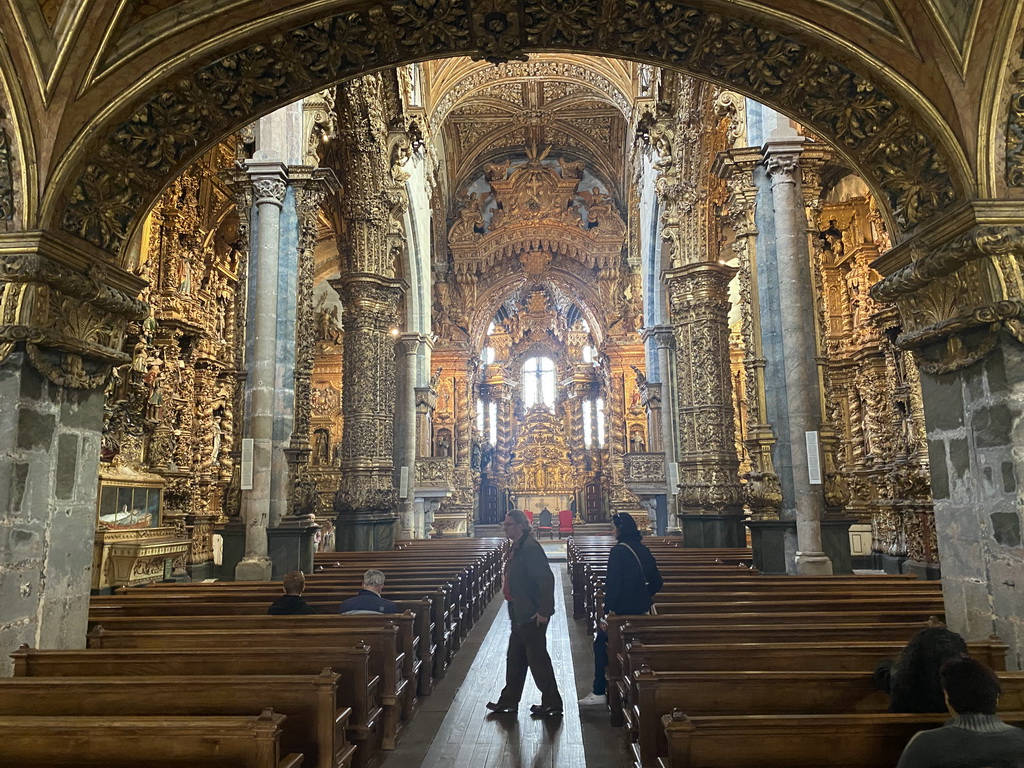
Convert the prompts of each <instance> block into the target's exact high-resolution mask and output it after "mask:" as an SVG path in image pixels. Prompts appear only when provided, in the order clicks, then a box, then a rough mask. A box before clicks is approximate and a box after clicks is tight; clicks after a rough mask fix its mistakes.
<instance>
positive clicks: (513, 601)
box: [487, 509, 562, 717]
mask: <svg viewBox="0 0 1024 768" xmlns="http://www.w3.org/2000/svg"><path fill="white" fill-rule="evenodd" d="M502 527H503V528H504V530H505V535H506V536H508V537H509V538H510V539H511V540H512V551H511V553H510V554H509V559H508V563H507V564H506V565H505V579H504V583H503V584H502V591H503V592H504V593H505V600H507V601H508V614H509V617H510V618H511V620H512V634H511V635H510V636H509V639H508V656H507V658H506V662H505V687H504V688H503V689H502V691H501V695H500V696H498V700H497V701H489V702H487V708H488V709H489V710H491V711H492V712H515V711H516V709H517V708H518V706H519V699H520V698H522V695H523V686H524V685H526V671H527V669H529V671H530V672H531V673H532V674H533V681H534V683H536V684H537V688H539V689H540V696H541V698H540V704H534V705H533V706H532V707H530V713H531V714H532V715H533V716H534V717H554V716H558V715H561V714H562V696H561V695H560V694H559V692H558V683H557V682H556V681H555V670H554V668H553V667H552V666H551V657H550V656H548V649H547V638H546V633H547V628H548V619H550V618H551V615H552V614H553V613H554V612H555V576H554V574H553V573H551V567H550V566H549V565H548V557H547V555H546V554H544V548H543V547H542V546H541V545H540V543H539V542H538V541H537V540H536V539H534V538H533V536H531V535H530V521H529V520H527V518H526V515H525V514H523V512H522V511H521V510H518V509H513V510H510V511H509V513H508V514H507V515H506V516H505V522H504V523H502Z"/></svg>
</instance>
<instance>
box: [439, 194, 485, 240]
mask: <svg viewBox="0 0 1024 768" xmlns="http://www.w3.org/2000/svg"><path fill="white" fill-rule="evenodd" d="M482 202H483V201H482V200H481V199H480V195H479V194H477V193H476V192H470V193H469V196H468V197H467V198H466V199H465V201H464V202H463V206H462V209H461V210H460V211H459V219H458V221H456V222H455V223H454V224H452V228H451V231H450V232H449V233H448V239H449V240H452V241H458V240H469V239H472V238H473V237H475V236H476V235H480V234H483V231H484V216H483V213H482V212H481V210H480V204H481V203H482Z"/></svg>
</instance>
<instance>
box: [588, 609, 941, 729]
mask: <svg viewBox="0 0 1024 768" xmlns="http://www.w3.org/2000/svg"><path fill="white" fill-rule="evenodd" d="M723 615H725V614H720V615H715V616H714V617H713V618H712V620H709V621H708V623H703V624H702V623H692V622H691V623H680V622H677V621H675V619H676V618H678V617H665V616H615V615H614V614H612V615H610V616H609V617H608V667H607V668H606V670H605V676H606V677H607V679H608V705H609V707H610V709H611V722H612V724H613V725H621V724H622V703H621V701H620V699H619V693H620V691H622V689H623V683H622V673H623V671H622V667H621V666H620V664H621V660H622V657H623V651H624V649H625V642H636V641H639V642H644V643H651V644H657V643H682V644H693V643H696V644H703V645H728V644H731V643H761V642H764V643H769V642H776V643H789V642H793V643H797V642H820V643H833V644H835V643H845V642H851V641H852V642H858V641H863V640H889V641H893V642H899V643H903V644H905V643H906V642H907V641H908V640H909V639H910V638H911V637H912V636H913V634H914V633H915V632H917V631H918V630H919V629H923V628H924V627H926V626H928V625H927V624H926V623H925V622H923V621H905V622H893V623H861V624H857V623H848V622H842V621H837V622H834V623H833V622H830V621H827V620H824V619H823V618H822V617H821V616H820V615H818V616H817V619H816V620H814V621H813V622H808V623H804V622H802V621H800V619H801V618H802V617H804V616H811V615H812V614H793V615H792V616H791V615H788V614H783V613H778V614H769V615H766V616H760V615H754V616H753V617H752V618H750V619H749V621H750V623H747V624H732V623H727V622H719V619H720V618H721V616H723ZM794 617H795V618H794ZM712 621H713V622H714V623H712ZM624 639H625V640H624Z"/></svg>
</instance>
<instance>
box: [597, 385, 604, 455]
mask: <svg viewBox="0 0 1024 768" xmlns="http://www.w3.org/2000/svg"><path fill="white" fill-rule="evenodd" d="M597 445H598V446H599V447H604V398H603V397H599V398H597Z"/></svg>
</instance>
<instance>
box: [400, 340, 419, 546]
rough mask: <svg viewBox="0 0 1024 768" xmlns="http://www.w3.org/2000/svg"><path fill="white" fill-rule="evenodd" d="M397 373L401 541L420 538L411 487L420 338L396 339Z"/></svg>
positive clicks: (414, 450)
mask: <svg viewBox="0 0 1024 768" xmlns="http://www.w3.org/2000/svg"><path fill="white" fill-rule="evenodd" d="M398 341H399V343H398V350H399V354H400V357H399V360H400V363H401V371H400V373H399V376H398V398H397V399H398V408H397V410H396V412H395V438H396V446H395V448H396V450H395V456H396V460H397V462H398V477H396V478H395V480H396V484H397V485H398V486H399V487H401V471H402V468H403V467H404V468H405V470H406V475H407V476H406V483H405V498H404V499H402V498H400V499H399V501H398V515H399V519H400V521H401V522H400V525H399V534H400V536H401V537H402V538H403V539H419V538H422V532H420V531H418V530H417V528H416V510H415V506H414V493H413V486H414V485H415V479H416V421H417V419H416V376H417V372H418V370H419V358H418V353H419V348H420V343H421V342H422V341H423V336H422V335H421V334H418V333H403V334H402V335H401V336H399V337H398Z"/></svg>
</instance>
